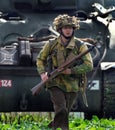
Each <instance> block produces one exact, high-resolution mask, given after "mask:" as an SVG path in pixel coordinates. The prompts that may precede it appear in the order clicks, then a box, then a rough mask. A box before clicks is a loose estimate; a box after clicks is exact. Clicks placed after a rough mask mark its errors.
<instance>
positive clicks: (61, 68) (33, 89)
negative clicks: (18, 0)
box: [31, 46, 95, 95]
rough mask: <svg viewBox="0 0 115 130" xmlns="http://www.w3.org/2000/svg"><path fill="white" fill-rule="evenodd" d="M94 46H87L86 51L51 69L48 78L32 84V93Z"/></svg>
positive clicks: (38, 90) (36, 91)
mask: <svg viewBox="0 0 115 130" xmlns="http://www.w3.org/2000/svg"><path fill="white" fill-rule="evenodd" d="M94 47H95V46H91V47H89V48H88V49H87V50H86V51H84V52H82V53H80V54H79V55H77V56H76V57H74V58H72V59H71V60H69V61H67V62H65V63H64V64H63V65H61V66H60V67H58V68H57V69H55V70H54V71H52V72H51V73H50V74H49V75H50V77H49V78H48V80H46V81H41V82H40V83H38V84H37V85H36V86H34V87H33V88H32V89H31V92H32V95H36V94H37V93H39V92H40V91H41V89H42V87H43V86H44V85H45V83H46V82H48V81H49V80H51V79H52V78H55V77H56V76H57V75H58V74H59V73H60V72H62V71H63V70H65V69H66V68H68V67H69V66H70V65H72V64H73V63H74V62H75V61H76V60H78V59H80V58H81V57H83V56H84V55H86V54H87V53H88V52H90V51H92V49H93V48H94Z"/></svg>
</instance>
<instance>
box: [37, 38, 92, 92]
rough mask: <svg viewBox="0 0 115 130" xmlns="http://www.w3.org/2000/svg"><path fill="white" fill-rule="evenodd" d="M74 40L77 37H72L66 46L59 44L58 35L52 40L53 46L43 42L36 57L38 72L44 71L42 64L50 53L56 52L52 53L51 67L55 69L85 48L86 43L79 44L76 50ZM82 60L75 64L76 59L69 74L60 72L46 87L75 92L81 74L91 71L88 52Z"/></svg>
mask: <svg viewBox="0 0 115 130" xmlns="http://www.w3.org/2000/svg"><path fill="white" fill-rule="evenodd" d="M76 41H77V39H76V38H75V37H72V39H71V41H70V42H69V44H68V46H67V47H66V48H65V47H64V46H63V45H62V44H61V41H60V37H59V38H57V39H55V40H54V41H53V44H55V46H54V47H53V48H52V47H51V46H50V44H51V43H50V42H48V43H47V44H45V46H44V48H43V50H42V51H41V52H40V53H39V55H38V57H37V66H38V68H37V69H38V72H39V73H40V74H41V73H43V72H45V71H46V70H45V66H44V64H46V63H47V57H48V56H49V54H50V53H53V52H56V54H54V55H52V68H54V69H55V68H57V67H59V66H60V65H62V64H63V63H64V62H66V61H68V60H70V59H71V58H73V57H74V56H76V55H78V54H79V53H81V52H84V51H85V50H86V49H87V46H86V45H84V44H81V47H80V49H79V50H78V49H77V45H76V44H77V42H76ZM82 62H83V63H82V64H80V65H77V63H78V61H76V65H74V66H72V67H71V70H72V74H71V75H64V74H60V75H59V76H57V77H56V78H54V79H53V80H52V81H51V82H50V83H48V84H47V87H48V88H49V87H52V86H58V87H59V88H60V89H62V90H63V91H65V92H77V91H78V87H79V78H80V76H81V74H85V73H87V72H89V71H91V70H92V67H93V66H92V59H91V55H90V54H89V53H88V54H87V55H85V56H84V57H83V58H82Z"/></svg>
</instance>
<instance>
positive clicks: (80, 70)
mask: <svg viewBox="0 0 115 130" xmlns="http://www.w3.org/2000/svg"><path fill="white" fill-rule="evenodd" d="M87 49H88V47H87V46H86V45H82V46H81V47H80V51H79V53H82V52H84V51H86V50H87ZM81 59H82V63H81V64H80V65H76V66H75V67H73V68H72V73H73V74H85V73H87V72H89V71H91V70H92V69H93V61H92V57H91V54H90V53H87V54H86V55H85V56H83V57H82V58H81Z"/></svg>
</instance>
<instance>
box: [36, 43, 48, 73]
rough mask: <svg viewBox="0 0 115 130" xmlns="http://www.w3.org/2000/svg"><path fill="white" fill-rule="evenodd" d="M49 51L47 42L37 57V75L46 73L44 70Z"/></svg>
mask: <svg viewBox="0 0 115 130" xmlns="http://www.w3.org/2000/svg"><path fill="white" fill-rule="evenodd" d="M49 50H50V43H49V42H47V43H46V44H45V45H44V47H43V49H42V50H41V51H40V52H39V54H38V56H37V60H36V65H37V71H38V73H39V74H41V73H43V72H45V71H46V70H45V68H46V64H47V57H48V55H49Z"/></svg>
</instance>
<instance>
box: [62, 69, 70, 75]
mask: <svg viewBox="0 0 115 130" xmlns="http://www.w3.org/2000/svg"><path fill="white" fill-rule="evenodd" d="M61 73H62V74H71V69H69V68H67V69H65V70H63V71H62V72H61Z"/></svg>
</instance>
